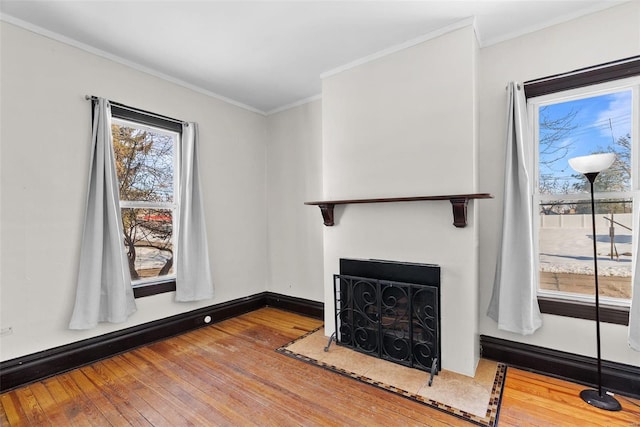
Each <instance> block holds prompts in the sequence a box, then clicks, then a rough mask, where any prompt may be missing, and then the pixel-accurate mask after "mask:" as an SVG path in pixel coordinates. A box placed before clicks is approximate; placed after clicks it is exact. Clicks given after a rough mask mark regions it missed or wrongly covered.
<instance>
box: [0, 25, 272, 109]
mask: <svg viewBox="0 0 640 427" xmlns="http://www.w3.org/2000/svg"><path fill="white" fill-rule="evenodd" d="M0 21H3V22H6V23H8V24H12V25H15V26H17V27H20V28H22V29H24V30H27V31H30V32H32V33H35V34H38V35H40V36H43V37H46V38H48V39H51V40H54V41H57V42H60V43H63V44H66V45H68V46H72V47H75V48H77V49H80V50H83V51H85V52H88V53H90V54H93V55H96V56H99V57H102V58H105V59H108V60H110V61H113V62H116V63H118V64H121V65H125V66H127V67H129V68H132V69H134V70H136V71H140V72H143V73H145V74H149V75H151V76H154V77H157V78H159V79H162V80H165V81H167V82H169V83H173V84H175V85H178V86H182V87H184V88H185V89H189V90H192V91H194V92H198V93H200V94H202V95H206V96H209V97H211V98H215V99H217V100H219V101H223V102H225V103H227V104H231V105H233V106H235V107H240V108H242V109H245V110H248V111H250V112H252V113H257V114H260V115H263V116H266V113H265V112H264V111H262V110H259V109H257V108H255V107H252V106H250V105H247V104H243V103H242V102H239V101H236V100H234V99H231V98H227V97H226V96H222V95H219V94H217V93H215V92H211V91H210V90H207V89H204V88H201V87H199V86H196V85H193V84H191V83H187V82H185V81H184V80H181V79H178V78H176V77H173V76H170V75H168V74H164V73H161V72H159V71H157V70H154V69H152V68H149V67H146V66H144V65H141V64H138V63H137V62H134V61H130V60H128V59H125V58H122V57H120V56H117V55H113V54H111V53H108V52H105V51H104V50H101V49H97V48H95V47H93V46H89V45H88V44H85V43H82V42H79V41H78V40H75V39H72V38H70V37H67V36H63V35H62V34H59V33H56V32H53V31H50V30H47V29H45V28H42V27H40V26H37V25H34V24H32V23H30V22H26V21H23V20H21V19H18V18H16V17H14V16H12V15H9V14H7V13H1V14H0Z"/></svg>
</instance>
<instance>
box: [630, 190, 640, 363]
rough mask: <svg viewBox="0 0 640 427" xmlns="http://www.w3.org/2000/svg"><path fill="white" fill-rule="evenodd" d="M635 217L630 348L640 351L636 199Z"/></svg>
mask: <svg viewBox="0 0 640 427" xmlns="http://www.w3.org/2000/svg"><path fill="white" fill-rule="evenodd" d="M633 205H634V206H633V215H634V221H633V223H634V224H635V225H634V226H633V241H634V242H635V244H636V247H635V252H634V253H633V265H634V267H633V275H632V277H631V278H632V282H631V283H632V285H633V294H632V297H631V298H632V299H631V310H630V312H629V347H631V348H632V349H634V350H636V351H640V259H638V258H640V200H639V199H638V197H636V198H634V203H633Z"/></svg>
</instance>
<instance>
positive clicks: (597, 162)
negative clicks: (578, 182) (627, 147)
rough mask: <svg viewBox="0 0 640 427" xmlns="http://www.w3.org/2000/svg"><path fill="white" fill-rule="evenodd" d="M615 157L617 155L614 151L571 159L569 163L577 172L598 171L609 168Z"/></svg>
mask: <svg viewBox="0 0 640 427" xmlns="http://www.w3.org/2000/svg"><path fill="white" fill-rule="evenodd" d="M615 159H616V155H615V154H613V153H600V154H591V155H589V156H580V157H574V158H573V159H569V165H570V166H571V167H572V168H573V170H575V171H576V172H580V173H583V174H585V173H597V172H602V171H603V170H605V169H607V168H609V167H610V166H611V165H612V164H613V162H614V160H615Z"/></svg>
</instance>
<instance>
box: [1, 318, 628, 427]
mask: <svg viewBox="0 0 640 427" xmlns="http://www.w3.org/2000/svg"><path fill="white" fill-rule="evenodd" d="M320 324H321V322H320V321H318V320H314V319H310V318H306V317H303V316H299V315H296V314H292V313H287V312H284V311H279V310H276V309H271V308H264V309H260V310H257V311H254V312H252V313H248V314H246V315H243V316H239V317H236V318H234V319H229V320H226V321H224V322H220V323H217V324H214V325H211V326H208V327H205V328H202V329H198V330H196V331H193V332H189V333H186V334H183V335H181V336H178V337H174V338H171V339H168V340H165V341H162V342H158V343H154V344H151V345H148V346H145V347H142V348H139V349H136V350H133V351H130V352H127V353H124V354H121V355H118V356H115V357H112V358H109V359H106V360H103V361H100V362H97V363H94V364H92V365H88V366H85V367H83V368H79V369H76V370H73V371H71V372H68V373H65V374H62V375H58V376H55V377H52V378H49V379H46V380H43V381H40V382H37V383H34V384H31V385H28V386H25V387H21V388H19V389H16V390H13V391H10V392H7V393H4V394H2V395H0V403H1V407H0V424H1V425H2V426H41V425H42V426H56V427H57V426H68V425H69V426H188V425H195V426H465V425H469V424H467V423H465V422H464V421H462V420H460V419H458V418H455V417H453V416H451V415H448V414H445V413H443V412H440V411H437V410H434V409H431V408H428V407H426V406H424V405H421V404H419V403H416V402H412V401H410V400H408V399H405V398H402V397H400V396H396V395H394V394H391V393H389V392H386V391H384V390H379V389H377V388H375V387H371V386H368V385H366V384H361V383H359V382H357V381H354V380H351V379H349V378H346V377H343V376H341V375H337V374H333V373H331V372H328V371H326V370H323V369H319V368H316V367H312V366H309V365H307V364H305V363H302V362H299V361H297V360H293V359H291V358H289V357H286V356H284V355H281V354H279V353H276V352H275V351H274V350H275V349H276V348H277V347H279V346H281V345H282V344H285V343H287V342H289V341H291V340H292V339H294V338H296V337H298V336H300V335H302V334H303V333H305V332H307V331H310V330H312V329H315V328H316V327H317V326H319V325H320ZM582 389H583V387H582V386H579V385H576V384H572V383H568V382H565V381H560V380H556V379H553V378H548V377H544V376H540V375H536V374H532V373H529V372H524V371H520V370H516V369H512V368H510V369H509V370H508V373H507V381H506V384H505V391H504V397H503V404H502V409H501V412H500V419H499V424H498V425H499V426H617V425H619V426H640V407H639V406H636V405H634V404H633V403H630V402H629V401H627V400H624V399H622V398H621V399H620V401H621V403H622V405H623V411H622V412H617V413H609V412H606V411H601V410H598V409H594V408H592V407H590V406H589V405H587V404H585V403H583V402H582V400H580V398H579V397H578V393H579V391H580V390H582ZM635 403H636V404H640V402H638V401H635Z"/></svg>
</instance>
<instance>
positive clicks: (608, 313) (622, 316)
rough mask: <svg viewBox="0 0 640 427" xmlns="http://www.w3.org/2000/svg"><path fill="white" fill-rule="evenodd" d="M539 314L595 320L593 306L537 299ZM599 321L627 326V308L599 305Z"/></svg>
mask: <svg viewBox="0 0 640 427" xmlns="http://www.w3.org/2000/svg"><path fill="white" fill-rule="evenodd" d="M538 305H539V306H540V312H542V313H547V314H555V315H557V316H565V317H572V318H574V319H586V320H596V312H595V304H590V303H584V302H577V301H567V300H563V299H559V298H548V297H538ZM600 321H601V322H603V323H613V324H615V325H625V326H626V325H629V307H620V306H615V305H603V304H600Z"/></svg>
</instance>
